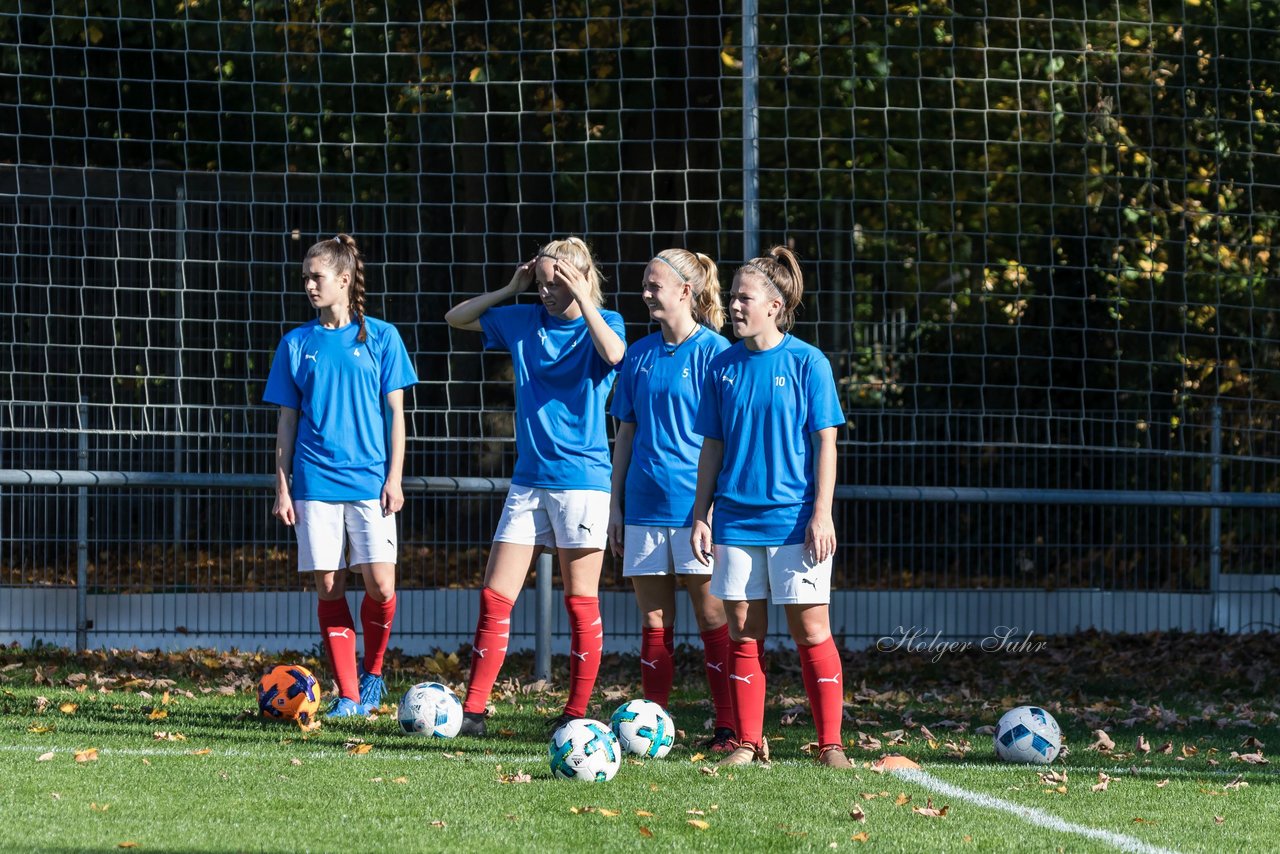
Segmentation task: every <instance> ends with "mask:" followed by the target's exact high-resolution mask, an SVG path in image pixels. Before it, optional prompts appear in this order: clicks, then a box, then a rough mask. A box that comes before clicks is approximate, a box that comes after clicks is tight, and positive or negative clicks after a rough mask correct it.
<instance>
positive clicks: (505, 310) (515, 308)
mask: <svg viewBox="0 0 1280 854" xmlns="http://www.w3.org/2000/svg"><path fill="white" fill-rule="evenodd" d="M525 308H526V306H522V305H503V306H498V307H496V308H491V309H489V310H488V311H486V312H485V313H484V314H482V315H480V329H481V331H482V332H483V333H484V348H485V349H486V350H510V349H511V341H512V339H513V337H515V334H516V327H517V326H518V325H522V323H521V322H522V321H523V320H524V319H525V317H526V312H525V311H524V309H525Z"/></svg>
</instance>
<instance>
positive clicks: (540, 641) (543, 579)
mask: <svg viewBox="0 0 1280 854" xmlns="http://www.w3.org/2000/svg"><path fill="white" fill-rule="evenodd" d="M536 593H537V614H536V615H535V617H534V632H535V634H534V641H533V678H534V679H550V678H551V552H549V551H543V553H542V554H541V556H539V557H538V577H537V590H536Z"/></svg>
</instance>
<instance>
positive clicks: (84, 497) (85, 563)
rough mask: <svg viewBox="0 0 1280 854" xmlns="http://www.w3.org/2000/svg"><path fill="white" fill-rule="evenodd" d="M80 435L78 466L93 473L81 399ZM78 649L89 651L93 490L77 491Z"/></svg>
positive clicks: (86, 408)
mask: <svg viewBox="0 0 1280 854" xmlns="http://www.w3.org/2000/svg"><path fill="white" fill-rule="evenodd" d="M77 414H78V420H79V422H80V423H79V434H80V450H79V453H78V454H77V455H76V456H77V463H78V465H79V467H80V471H88V470H89V405H88V399H87V398H84V397H82V398H80V405H79V406H78V407H77ZM76 496H77V497H76V649H77V650H82V649H88V648H89V591H88V586H89V488H88V487H87V486H82V487H80V488H79V489H78V490H76Z"/></svg>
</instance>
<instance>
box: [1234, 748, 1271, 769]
mask: <svg viewBox="0 0 1280 854" xmlns="http://www.w3.org/2000/svg"><path fill="white" fill-rule="evenodd" d="M1231 758H1232V759H1235V760H1237V761H1239V762H1247V763H1249V764H1250V765H1270V764H1271V763H1270V762H1269V761H1268V760H1267V759H1266V757H1264V756H1263V755H1262V754H1261V753H1236V752H1235V751H1234V750H1233V751H1231Z"/></svg>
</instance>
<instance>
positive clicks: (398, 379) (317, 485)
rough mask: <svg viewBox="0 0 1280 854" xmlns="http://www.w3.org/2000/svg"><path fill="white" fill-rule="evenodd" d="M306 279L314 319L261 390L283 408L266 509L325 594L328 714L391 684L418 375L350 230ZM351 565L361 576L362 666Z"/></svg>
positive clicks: (314, 254) (359, 709)
mask: <svg viewBox="0 0 1280 854" xmlns="http://www.w3.org/2000/svg"><path fill="white" fill-rule="evenodd" d="M302 284H303V287H304V288H305V290H306V293H307V298H308V299H309V300H310V301H311V305H312V306H313V307H315V308H317V309H319V311H320V316H319V317H317V318H316V319H315V320H313V321H311V322H310V323H306V324H303V325H302V326H300V327H298V328H297V329H294V330H291V331H290V332H288V333H287V334H286V335H285V336H284V339H283V340H282V341H281V342H280V346H279V347H278V348H277V349H276V355H275V359H274V360H273V361H272V362H271V373H270V375H269V376H268V377H267V389H266V392H265V393H264V394H263V400H264V401H265V402H267V403H274V404H277V405H278V406H279V407H280V418H279V423H278V425H277V427H276V503H275V507H274V509H273V510H272V514H273V515H274V516H275V517H276V518H277V519H279V520H280V521H281V522H284V523H285V524H286V525H289V526H291V527H293V528H294V530H296V531H297V534H298V570H299V571H300V572H309V573H311V576H312V578H313V579H315V584H316V591H317V593H318V594H319V597H320V601H319V605H318V607H317V616H318V618H319V621H320V636H321V637H322V638H323V639H324V648H325V651H326V652H327V653H328V656H329V665H330V667H331V668H332V669H333V673H334V678H335V680H336V681H337V683H338V697H337V698H336V699H335V700H334V702H333V705H332V706H331V708H330V709H329V712H328V717H331V718H339V717H350V716H353V715H354V716H365V715H368V714H369V712H371V711H373V710H374V709H376V708H377V707H378V705H379V703H381V702H382V697H383V695H384V694H385V693H386V690H387V689H386V683H385V682H384V681H383V679H382V659H383V655H384V653H385V652H386V650H387V642H388V640H389V639H390V637H391V623H392V621H393V620H394V618H395V612H396V588H395V581H396V543H397V537H396V521H395V514H396V513H397V512H399V510H400V508H401V507H402V506H403V505H404V493H403V491H402V490H401V488H400V482H401V473H402V470H403V468H404V448H405V428H404V390H405V389H406V388H409V387H410V386H412V385H414V384H415V383H417V382H418V377H417V374H416V373H415V372H414V370H413V363H412V361H410V359H409V353H408V351H406V350H405V346H404V342H403V341H401V339H400V334H399V333H398V332H396V328H395V327H394V326H392V325H391V324H389V323H386V322H384V321H381V320H378V319H376V318H373V317H369V316H367V315H366V314H365V280H364V259H363V257H362V256H361V254H360V249H359V248H358V247H357V246H356V242H355V240H354V239H353V238H352V237H351V236H350V235H347V234H339V235H338V236H337V237H334V238H332V239H330V240H321V241H320V242H319V243H317V244H315V245H314V246H312V247H311V248H310V249H308V250H307V254H306V257H305V258H304V259H303V261H302ZM388 437H389V438H388ZM347 570H350V571H352V572H358V573H360V574H361V576H362V577H363V578H364V588H365V596H364V600H363V601H362V602H361V605H360V621H361V626H362V628H363V630H364V659H363V666H361V667H359V668H358V667H357V666H356V630H355V622H354V620H353V619H352V617H351V610H350V608H348V607H347V599H346V587H347Z"/></svg>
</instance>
